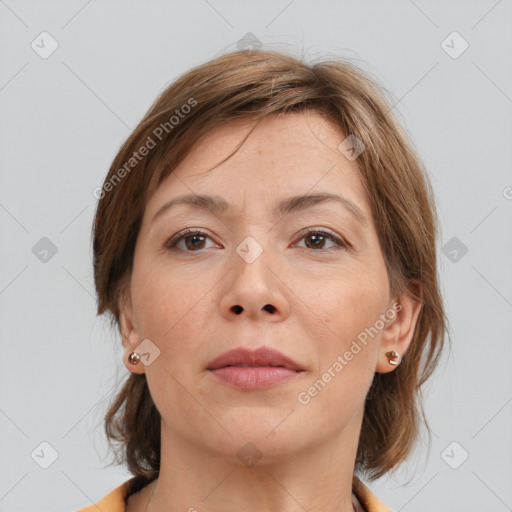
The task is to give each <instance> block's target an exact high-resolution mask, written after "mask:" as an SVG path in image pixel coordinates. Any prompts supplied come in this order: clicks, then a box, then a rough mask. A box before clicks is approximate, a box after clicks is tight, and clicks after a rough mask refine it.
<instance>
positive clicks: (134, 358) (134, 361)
mask: <svg viewBox="0 0 512 512" xmlns="http://www.w3.org/2000/svg"><path fill="white" fill-rule="evenodd" d="M139 360H140V356H139V354H137V352H132V353H131V354H130V355H129V357H128V361H130V363H132V364H137V363H138V362H139Z"/></svg>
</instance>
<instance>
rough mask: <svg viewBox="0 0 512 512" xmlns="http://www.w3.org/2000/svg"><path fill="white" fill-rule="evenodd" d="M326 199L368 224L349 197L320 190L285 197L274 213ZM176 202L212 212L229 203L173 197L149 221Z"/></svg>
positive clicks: (285, 212) (192, 196) (194, 196)
mask: <svg viewBox="0 0 512 512" xmlns="http://www.w3.org/2000/svg"><path fill="white" fill-rule="evenodd" d="M326 201H336V202H338V203H340V204H342V205H343V206H344V207H345V208H346V209H347V210H348V211H349V212H350V213H352V215H353V216H354V217H355V218H356V219H357V220H358V221H359V222H360V223H361V224H362V225H363V226H368V220H367V218H366V217H365V215H364V214H363V212H362V211H361V209H360V208H359V207H358V206H357V205H355V204H354V203H353V202H352V201H350V199H347V198H346V197H343V196H340V195H336V194H330V193H327V192H322V193H318V194H303V195H298V196H293V197H289V198H286V199H284V200H282V201H281V202H279V203H278V204H277V205H276V207H275V208H274V215H276V216H285V215H288V214H290V213H293V212H298V211H303V210H306V209H307V208H311V207H313V206H315V205H317V204H320V203H324V202H326ZM178 204H186V205H190V206H194V207H196V208H200V209H202V210H209V211H211V212H213V213H219V214H222V213H226V212H228V211H229V208H230V207H229V203H228V202H227V201H226V200H225V199H224V198H222V197H220V196H208V195H198V194H188V195H183V196H178V197H175V198H174V199H171V200H170V201H168V202H166V203H165V204H164V205H162V207H161V208H159V210H158V211H157V212H156V213H155V215H154V216H153V219H152V221H151V222H154V221H155V220H156V219H157V218H158V217H160V216H161V215H162V214H163V213H164V212H165V211H167V210H169V209H171V208H172V207H173V206H175V205H178Z"/></svg>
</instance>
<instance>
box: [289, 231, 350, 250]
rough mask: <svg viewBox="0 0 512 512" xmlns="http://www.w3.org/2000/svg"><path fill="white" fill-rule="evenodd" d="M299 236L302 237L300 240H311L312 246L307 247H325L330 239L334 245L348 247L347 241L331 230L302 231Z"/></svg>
mask: <svg viewBox="0 0 512 512" xmlns="http://www.w3.org/2000/svg"><path fill="white" fill-rule="evenodd" d="M299 236H300V237H301V238H300V240H308V239H309V240H310V241H311V245H312V247H308V246H307V245H306V249H313V250H315V249H318V248H320V249H325V247H324V245H325V241H326V240H330V241H331V242H332V243H333V244H334V246H338V247H345V248H346V247H348V245H347V243H346V242H345V241H344V240H342V239H341V238H340V237H338V236H336V235H335V234H334V233H331V232H329V231H322V230H318V231H316V230H309V231H302V232H301V233H299ZM328 248H329V247H328Z"/></svg>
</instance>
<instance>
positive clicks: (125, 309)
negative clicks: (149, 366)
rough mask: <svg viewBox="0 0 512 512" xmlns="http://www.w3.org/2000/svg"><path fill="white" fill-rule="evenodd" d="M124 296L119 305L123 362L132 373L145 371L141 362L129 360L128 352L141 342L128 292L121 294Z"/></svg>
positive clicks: (132, 350)
mask: <svg viewBox="0 0 512 512" xmlns="http://www.w3.org/2000/svg"><path fill="white" fill-rule="evenodd" d="M123 296H124V298H123V300H122V301H121V304H120V306H119V310H120V312H119V328H120V331H121V337H122V343H123V364H124V365H125V366H126V368H127V369H128V370H129V371H130V372H132V373H139V374H140V373H145V372H144V368H145V367H144V365H143V364H142V362H140V361H139V362H138V363H136V364H133V363H131V362H130V359H129V357H130V354H131V353H132V352H137V347H138V346H139V345H140V343H141V339H140V335H139V330H138V326H137V321H136V317H135V314H134V312H133V306H132V300H131V294H130V292H126V293H124V294H123Z"/></svg>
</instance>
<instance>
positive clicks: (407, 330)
mask: <svg viewBox="0 0 512 512" xmlns="http://www.w3.org/2000/svg"><path fill="white" fill-rule="evenodd" d="M414 288H415V289H414V293H415V294H416V296H417V298H420V297H422V291H423V287H422V285H421V284H416V285H415V287H414ZM417 298H414V297H413V296H412V295H411V292H410V291H408V290H406V291H405V292H403V293H402V294H401V295H400V296H399V297H398V298H397V299H396V300H395V301H394V302H392V303H391V304H390V308H389V309H388V311H389V312H393V311H394V312H395V316H394V318H393V319H392V320H391V321H390V322H389V323H388V325H387V326H386V328H385V330H384V332H383V334H382V336H381V340H380V349H379V350H380V352H379V356H378V359H377V366H376V368H375V371H376V372H377V373H389V372H391V371H393V370H394V369H396V368H397V365H392V364H390V363H389V359H388V357H387V356H386V352H390V351H394V352H398V354H400V356H401V357H403V356H404V354H405V353H406V352H407V349H408V348H409V345H410V344H411V341H412V338H413V335H414V330H415V328H416V324H417V321H418V317H419V314H420V311H421V308H422V306H423V304H422V302H421V301H419V300H417ZM388 317H390V318H391V317H392V313H389V314H388Z"/></svg>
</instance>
